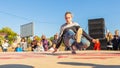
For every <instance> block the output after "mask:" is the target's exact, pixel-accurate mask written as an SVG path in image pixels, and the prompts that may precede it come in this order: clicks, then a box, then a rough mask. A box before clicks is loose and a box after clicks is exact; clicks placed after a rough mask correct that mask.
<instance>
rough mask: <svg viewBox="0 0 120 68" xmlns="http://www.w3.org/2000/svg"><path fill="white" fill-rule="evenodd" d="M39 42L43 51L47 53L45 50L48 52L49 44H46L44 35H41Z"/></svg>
mask: <svg viewBox="0 0 120 68" xmlns="http://www.w3.org/2000/svg"><path fill="white" fill-rule="evenodd" d="M41 42H42V44H43V48H44V50H45V51H47V50H48V47H49V42H48V40H47V39H46V36H45V35H42V37H41Z"/></svg>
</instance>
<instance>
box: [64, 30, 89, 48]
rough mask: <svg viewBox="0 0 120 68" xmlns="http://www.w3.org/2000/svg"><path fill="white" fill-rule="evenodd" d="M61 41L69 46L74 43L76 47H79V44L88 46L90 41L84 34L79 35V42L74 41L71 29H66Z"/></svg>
mask: <svg viewBox="0 0 120 68" xmlns="http://www.w3.org/2000/svg"><path fill="white" fill-rule="evenodd" d="M63 41H64V44H65V45H66V46H68V47H70V46H72V45H74V44H76V46H77V47H81V46H86V47H89V46H90V42H89V41H88V40H87V39H86V38H85V37H84V36H82V37H81V42H80V43H76V40H75V33H74V32H73V31H72V30H68V31H67V32H66V33H65V34H64V36H63Z"/></svg>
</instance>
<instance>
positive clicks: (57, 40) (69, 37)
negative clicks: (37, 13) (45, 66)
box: [1, 12, 120, 54]
mask: <svg viewBox="0 0 120 68" xmlns="http://www.w3.org/2000/svg"><path fill="white" fill-rule="evenodd" d="M72 18H73V15H72V13H71V12H66V13H65V21H66V22H65V23H64V24H63V25H62V26H61V28H60V33H59V35H58V34H55V35H54V38H53V39H52V40H48V39H47V38H46V36H45V35H42V36H41V38H40V39H38V36H34V37H33V40H32V41H31V42H30V43H29V44H28V42H27V41H26V38H21V39H20V38H19V39H16V40H14V41H13V44H11V45H9V43H8V41H9V40H4V41H3V42H2V45H1V47H2V50H3V51H4V52H6V51H7V50H8V48H9V47H11V48H12V49H13V51H17V52H26V51H28V50H27V48H28V47H31V51H34V52H43V51H49V50H52V51H53V52H52V53H55V52H56V51H57V50H58V49H59V47H60V45H61V44H62V43H64V45H65V50H71V52H72V54H76V50H82V49H84V50H86V49H87V48H88V47H89V46H90V43H94V44H95V45H94V48H93V49H94V50H100V41H99V39H94V38H92V37H90V36H89V35H88V34H87V33H86V32H85V31H84V30H83V29H82V27H81V26H80V25H79V24H78V23H76V22H74V21H73V20H72ZM105 39H106V40H107V45H106V48H107V49H111V50H120V36H119V30H116V31H115V35H112V33H111V32H107V33H106V36H105Z"/></svg>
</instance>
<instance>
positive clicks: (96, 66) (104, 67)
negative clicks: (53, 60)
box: [58, 62, 120, 68]
mask: <svg viewBox="0 0 120 68" xmlns="http://www.w3.org/2000/svg"><path fill="white" fill-rule="evenodd" d="M58 64H64V65H74V66H91V67H92V68H120V65H99V64H91V63H77V62H58Z"/></svg>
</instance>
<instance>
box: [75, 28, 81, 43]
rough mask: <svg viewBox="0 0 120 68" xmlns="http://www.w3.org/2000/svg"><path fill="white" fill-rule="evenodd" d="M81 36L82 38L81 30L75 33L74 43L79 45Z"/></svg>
mask: <svg viewBox="0 0 120 68" xmlns="http://www.w3.org/2000/svg"><path fill="white" fill-rule="evenodd" d="M81 36H82V28H79V29H78V31H77V33H76V42H77V43H80V41H81Z"/></svg>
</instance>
